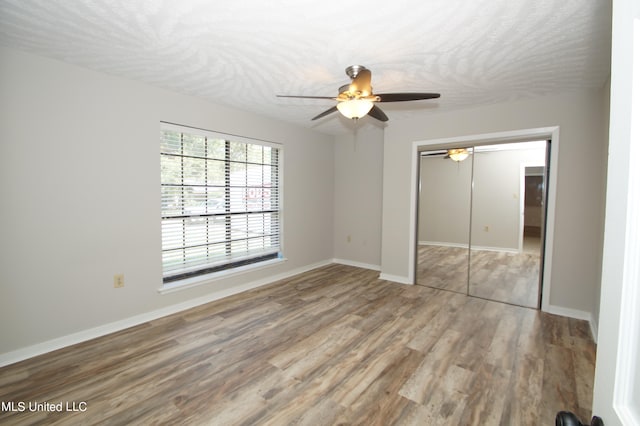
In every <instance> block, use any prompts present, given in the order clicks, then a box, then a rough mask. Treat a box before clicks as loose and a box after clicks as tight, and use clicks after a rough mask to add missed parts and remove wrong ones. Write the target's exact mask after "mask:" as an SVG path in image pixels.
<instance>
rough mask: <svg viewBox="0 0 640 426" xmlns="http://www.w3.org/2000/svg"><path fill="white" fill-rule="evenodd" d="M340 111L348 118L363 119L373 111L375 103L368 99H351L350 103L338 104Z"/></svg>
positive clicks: (342, 102)
mask: <svg viewBox="0 0 640 426" xmlns="http://www.w3.org/2000/svg"><path fill="white" fill-rule="evenodd" d="M337 107H338V111H340V114H342V115H344V116H345V117H347V118H352V119H358V118H362V117H364V116H365V115H367V114H368V113H369V111H371V108H373V102H371V101H369V100H366V99H349V100H348V101H341V102H338V105H337Z"/></svg>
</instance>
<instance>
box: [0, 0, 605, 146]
mask: <svg viewBox="0 0 640 426" xmlns="http://www.w3.org/2000/svg"><path fill="white" fill-rule="evenodd" d="M610 20H611V13H610V1H608V0H415V1H414V0H393V1H389V0H369V1H360V0H352V1H350V2H342V1H332V0H327V1H324V2H320V1H317V0H314V1H309V0H272V1H264V0H242V1H222V0H220V1H214V0H164V1H163V0H76V1H71V0H0V44H3V45H5V46H9V47H14V48H17V49H20V50H24V51H28V52H32V53H35V54H38V55H42V56H47V57H51V58H56V59H59V60H62V61H66V62H69V63H73V64H77V65H80V66H83V67H87V68H91V69H95V70H99V71H103V72H106V73H109V74H113V75H118V76H122V77H126V78H129V79H134V80H139V81H143V82H146V83H149V84H152V85H155V86H159V87H163V88H167V89H171V90H174V91H177V92H182V93H186V94H190V95H195V96H199V97H202V98H205V99H208V100H211V101H212V102H215V103H217V104H221V105H227V106H231V107H236V108H239V109H242V110H245V111H252V112H255V113H258V114H260V115H263V116H267V117H273V118H277V119H280V120H284V121H287V122H292V123H298V124H300V125H302V126H305V127H309V128H313V129H315V130H317V131H320V132H325V133H329V134H339V133H341V132H345V131H349V129H351V128H352V126H351V123H350V122H349V120H348V119H346V118H343V117H341V116H340V115H339V114H332V115H330V116H328V117H326V118H323V119H321V120H318V121H314V122H312V121H310V118H311V117H313V116H315V115H316V114H318V113H320V112H322V111H324V110H325V109H327V108H329V107H331V106H332V105H333V104H332V103H331V101H327V100H300V99H280V98H276V96H275V95H276V94H296V95H318V96H334V95H337V90H338V87H339V86H341V85H342V84H345V83H347V82H349V78H348V77H347V75H346V74H345V73H344V69H345V68H346V67H347V66H349V65H354V64H360V65H365V66H366V67H367V68H369V69H370V70H372V73H373V78H372V84H373V88H374V91H375V92H378V93H387V92H407V91H417V92H439V93H441V94H442V97H441V98H440V99H435V100H428V101H416V102H402V103H394V104H390V103H384V104H381V105H380V106H381V107H382V109H383V110H384V111H385V112H386V113H387V115H388V116H389V118H390V120H391V121H390V122H393V120H394V118H396V119H400V118H404V117H408V116H411V115H415V114H429V113H430V112H432V111H434V110H450V109H457V108H466V107H470V106H474V105H479V104H486V103H495V102H500V101H504V100H512V99H520V98H526V97H531V96H539V95H545V94H549V93H554V92H561V91H563V92H564V91H570V90H576V89H583V88H599V87H601V86H602V85H603V84H604V83H605V81H606V79H607V77H608V75H609V53H610V45H609V43H610V31H611V24H610ZM0 60H1V58H0ZM363 120H371V119H370V118H369V117H367V118H365V119H363Z"/></svg>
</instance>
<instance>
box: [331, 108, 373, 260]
mask: <svg viewBox="0 0 640 426" xmlns="http://www.w3.org/2000/svg"><path fill="white" fill-rule="evenodd" d="M365 120H367V119H363V120H362V122H360V123H358V127H357V131H356V132H355V133H354V134H348V135H344V136H340V137H337V138H336V142H335V186H334V192H335V208H334V257H335V258H336V259H337V261H339V262H344V263H349V264H353V265H358V266H363V267H367V268H371V269H379V268H380V241H381V238H380V235H381V234H380V233H381V227H382V190H381V188H382V164H383V159H382V148H383V142H384V131H383V129H382V128H381V127H380V126H376V125H372V124H369V123H367V122H366V121H365Z"/></svg>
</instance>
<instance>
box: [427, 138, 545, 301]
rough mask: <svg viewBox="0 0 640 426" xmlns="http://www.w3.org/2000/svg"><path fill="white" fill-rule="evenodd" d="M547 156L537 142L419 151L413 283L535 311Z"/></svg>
mask: <svg viewBox="0 0 640 426" xmlns="http://www.w3.org/2000/svg"><path fill="white" fill-rule="evenodd" d="M547 150H548V142H547V141H539V142H521V143H510V144H496V145H485V146H475V147H466V148H458V149H456V150H453V149H444V150H432V151H427V152H423V153H421V157H420V185H419V188H420V189H419V190H420V193H419V210H418V228H417V229H418V239H417V240H418V247H417V259H416V284H418V285H424V286H429V287H434V288H439V289H443V290H449V291H455V292H458V293H463V294H468V295H470V296H475V297H480V298H484V299H490V300H495V301H500V302H504V303H510V304H514V305H520V306H526V307H531V308H539V306H540V294H541V287H540V283H541V271H542V261H541V260H542V253H543V251H544V247H543V242H544V238H543V236H544V223H545V205H546V188H547V170H548V168H547V155H548V154H547ZM458 154H462V155H459V156H458Z"/></svg>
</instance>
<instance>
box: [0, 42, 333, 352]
mask: <svg viewBox="0 0 640 426" xmlns="http://www.w3.org/2000/svg"><path fill="white" fill-rule="evenodd" d="M0 93H2V96H1V97H0V109H1V110H2V114H1V115H0V129H1V132H2V141H1V142H0V200H1V203H2V208H1V209H0V235H2V237H1V238H2V240H1V243H0V244H1V247H2V255H1V256H0V336H1V338H0V355H2V354H3V353H4V354H6V353H8V352H12V351H14V352H15V351H17V350H19V349H22V348H25V347H30V346H31V345H36V344H40V343H42V342H47V341H50V340H51V339H58V338H61V337H63V336H66V335H70V334H73V333H78V332H81V331H83V330H87V329H91V328H94V327H100V326H103V325H105V324H109V323H112V322H116V321H121V320H123V319H126V318H130V317H134V316H136V315H140V314H144V313H146V312H150V311H155V310H158V309H162V308H165V307H169V306H172V305H176V304H181V303H186V302H188V301H190V300H195V299H197V298H203V297H206V296H207V295H211V294H214V293H216V292H224V291H227V290H229V289H233V288H235V287H238V286H242V285H245V284H246V283H248V282H253V281H256V280H264V279H265V278H266V277H269V276H277V275H279V274H286V273H287V272H292V271H296V270H298V269H299V268H305V267H308V266H309V265H314V264H317V263H321V262H325V261H328V260H330V259H331V258H332V257H333V217H332V215H331V214H327V211H329V212H332V211H333V190H334V185H333V176H334V170H333V161H334V157H333V138H331V137H328V136H324V135H320V134H318V133H315V132H312V131H308V130H305V129H302V128H298V127H295V126H292V125H288V124H284V123H280V122H276V121H273V120H269V119H265V118H262V117H259V116H256V115H252V114H247V113H244V112H240V111H236V110H231V109H227V108H224V107H221V106H217V105H213V104H211V103H207V102H204V101H202V100H199V99H196V98H193V97H188V96H182V95H178V94H175V93H172V92H168V91H164V90H160V89H157V88H153V87H150V86H147V85H143V84H140V83H137V82H133V81H128V80H123V79H120V78H116V77H112V76H108V75H105V74H101V73H97V72H93V71H89V70H85V69H82V68H78V67H75V66H71V65H67V64H64V63H62V62H57V61H53V60H49V59H44V58H40V57H36V56H32V55H28V54H24V53H21V52H17V51H12V50H6V49H2V50H0ZM161 120H166V121H171V122H176V123H181V124H186V125H192V126H197V127H202V128H206V129H211V130H214V131H220V132H226V133H232V134H238V135H243V136H248V137H255V138H262V139H267V140H271V141H275V142H280V143H282V144H284V188H283V190H284V211H285V213H284V231H283V237H284V253H285V256H286V257H287V258H288V261H287V262H283V263H281V264H278V265H277V266H273V267H270V268H267V269H263V270H260V271H253V272H250V273H247V274H244V275H241V276H236V277H233V278H229V279H224V280H220V281H216V282H213V283H210V284H206V285H204V286H200V287H197V288H192V289H188V290H184V291H180V292H176V293H171V294H165V295H161V294H159V293H158V291H157V290H158V289H159V288H160V287H161V285H162V277H161V256H160V249H161V242H160V188H159V185H160V158H159V143H158V138H159V125H160V124H159V122H160V121H161ZM116 273H124V276H125V287H124V288H123V289H114V288H113V275H114V274H116Z"/></svg>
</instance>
